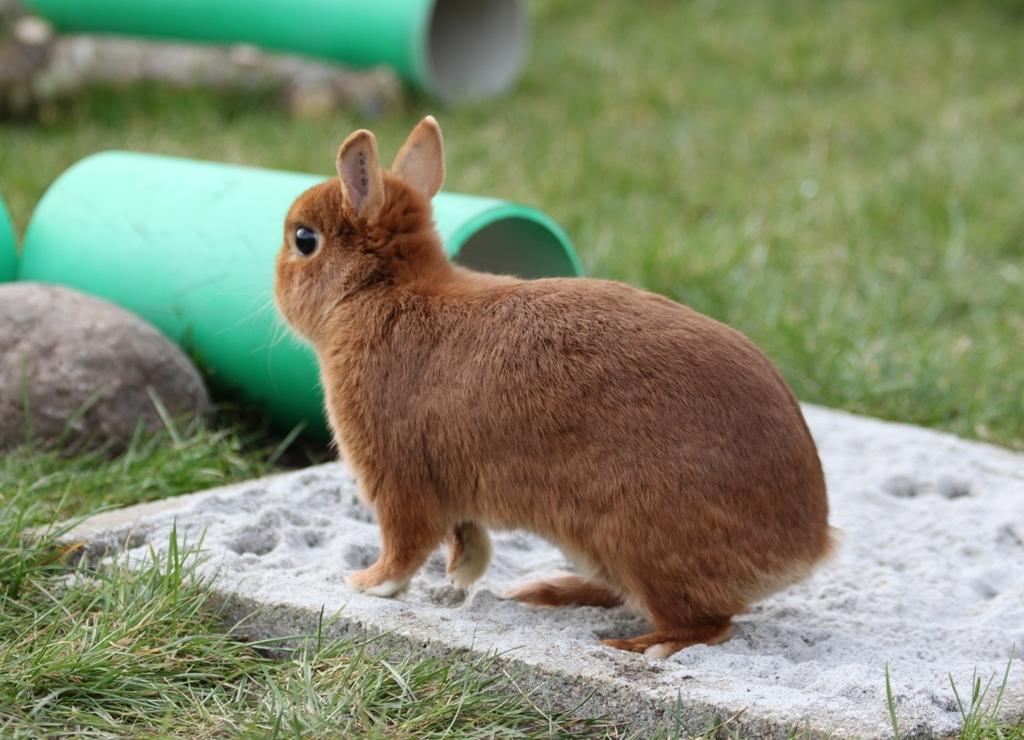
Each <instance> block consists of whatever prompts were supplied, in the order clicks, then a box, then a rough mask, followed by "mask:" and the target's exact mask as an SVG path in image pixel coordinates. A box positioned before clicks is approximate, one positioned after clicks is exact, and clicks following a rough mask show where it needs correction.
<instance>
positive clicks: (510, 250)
mask: <svg viewBox="0 0 1024 740" xmlns="http://www.w3.org/2000/svg"><path fill="white" fill-rule="evenodd" d="M455 261H456V262H458V263H459V264H460V265H463V266H464V267H468V268H470V269H472V270H479V271H481V272H491V273H495V274H498V275H516V276H518V277H521V278H540V277H555V276H565V277H573V276H575V275H576V266H575V264H574V263H573V260H572V258H571V257H570V256H569V253H568V251H567V248H566V245H565V244H563V243H562V242H561V240H559V238H558V237H557V236H556V235H555V234H553V233H552V232H551V230H550V229H548V228H547V227H546V226H544V225H543V224H540V223H538V222H536V221H532V220H530V219H527V218H521V217H518V216H512V217H508V218H503V219H499V220H497V221H494V222H493V223H490V224H488V225H487V226H484V227H483V228H482V229H480V230H479V231H477V232H476V233H474V234H473V235H472V236H471V237H469V238H468V239H467V240H466V241H465V243H464V244H463V245H462V248H461V249H460V250H459V253H458V254H457V255H456V256H455Z"/></svg>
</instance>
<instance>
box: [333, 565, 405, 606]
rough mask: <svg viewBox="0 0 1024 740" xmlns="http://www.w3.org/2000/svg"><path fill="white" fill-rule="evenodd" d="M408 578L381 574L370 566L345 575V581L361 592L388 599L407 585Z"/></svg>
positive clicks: (396, 594)
mask: <svg viewBox="0 0 1024 740" xmlns="http://www.w3.org/2000/svg"><path fill="white" fill-rule="evenodd" d="M409 580H410V579H408V578H405V579H401V578H388V577H386V576H382V575H381V574H380V571H378V570H376V569H375V568H374V567H373V566H371V567H369V568H367V569H365V570H358V571H356V572H355V573H352V574H351V575H349V576H347V577H346V578H345V583H347V584H348V585H349V586H351V587H352V588H354V589H355V590H356V591H359V592H361V593H364V594H368V595H370V596H381V597H384V598H387V599H390V598H393V597H395V596H398V594H400V593H402V592H403V591H404V590H405V589H406V588H407V587H408V586H409Z"/></svg>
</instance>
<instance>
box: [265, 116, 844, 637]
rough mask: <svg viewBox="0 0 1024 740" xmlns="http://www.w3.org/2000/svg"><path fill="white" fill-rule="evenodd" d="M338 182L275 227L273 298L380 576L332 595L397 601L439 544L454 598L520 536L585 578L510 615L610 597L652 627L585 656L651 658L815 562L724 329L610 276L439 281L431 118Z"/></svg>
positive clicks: (342, 164) (438, 174) (784, 395)
mask: <svg viewBox="0 0 1024 740" xmlns="http://www.w3.org/2000/svg"><path fill="white" fill-rule="evenodd" d="M337 169H338V178H339V179H337V180H330V181H328V182H325V183H322V184H320V185H317V186H315V187H313V188H311V189H310V190H308V191H307V192H305V193H303V194H302V195H301V196H300V197H299V198H298V200H296V201H295V204H294V205H293V206H292V208H291V210H290V211H289V213H288V217H287V221H286V223H285V230H284V245H283V247H282V248H281V252H280V254H279V255H278V258H277V278H276V282H275V286H274V290H275V295H276V300H277V305H278V307H279V309H280V311H281V313H282V314H283V315H284V317H285V319H286V320H287V321H288V322H289V323H290V324H291V326H292V327H294V329H295V330H296V331H297V332H298V333H299V334H300V335H302V336H303V337H304V338H306V339H307V340H308V341H309V342H311V343H312V345H313V347H314V348H315V350H316V353H317V356H318V358H319V362H320V369H321V374H322V378H323V385H324V389H325V391H326V406H327V412H328V415H329V417H330V422H331V426H332V427H333V429H334V434H335V438H336V440H337V444H338V446H339V447H340V449H341V451H342V454H343V455H344V457H345V459H346V460H347V461H348V463H349V464H350V466H351V467H352V469H353V470H354V472H355V474H356V476H357V478H358V480H359V484H360V488H361V491H362V496H363V497H364V499H365V500H366V501H367V502H368V503H369V504H371V505H373V506H374V507H375V508H376V512H377V517H378V519H379V521H380V528H381V537H382V552H381V556H380V559H379V560H378V561H377V562H376V563H374V564H373V565H372V566H371V567H369V568H367V569H365V570H362V571H359V572H357V573H354V574H352V575H351V576H350V577H349V581H348V582H349V584H350V585H351V586H353V587H354V588H356V589H359V590H361V591H365V592H366V593H369V594H374V595H379V596H394V595H396V594H397V593H399V592H401V591H402V590H403V589H404V588H405V587H406V586H407V585H408V583H409V580H410V579H411V578H412V577H413V575H414V574H415V573H416V571H417V569H418V568H419V567H420V566H421V565H422V564H423V562H424V561H425V559H426V558H427V556H428V555H429V554H430V553H431V551H432V550H433V549H434V548H436V547H437V546H438V545H439V544H440V543H441V542H443V541H444V540H445V538H447V539H448V541H449V546H450V555H449V573H450V574H451V575H452V577H453V580H454V581H455V582H456V584H458V585H466V584H468V583H469V582H472V581H473V580H475V579H477V578H479V577H480V576H481V575H482V574H483V572H484V570H485V569H486V567H487V565H488V562H489V557H490V543H489V539H488V536H487V532H486V529H485V528H487V527H491V528H499V529H511V528H522V529H527V530H529V531H531V532H535V533H537V534H538V535H540V536H542V537H544V538H545V539H547V540H549V541H550V542H552V543H554V544H555V545H557V546H559V547H560V548H561V549H562V550H563V551H564V552H565V554H566V556H567V557H568V558H569V559H570V560H572V561H573V562H574V563H575V564H576V565H577V566H578V568H579V569H580V570H581V571H583V572H584V573H585V574H586V575H574V574H561V575H557V576H553V577H551V578H548V579H545V580H540V581H537V582H534V583H530V584H528V585H524V586H522V587H520V588H518V589H516V590H515V591H513V592H512V593H511V594H509V596H510V597H511V598H515V599H518V600H520V601H523V602H526V603H529V604H541V605H567V604H587V605H597V606H614V605H616V604H620V603H623V602H625V603H626V604H627V605H629V606H630V607H633V608H635V609H637V610H639V611H640V612H641V613H643V614H645V615H646V616H648V617H649V618H650V620H651V621H652V622H653V624H654V631H653V632H651V633H650V634H646V635H642V636H640V637H633V638H628V639H619V640H605V641H604V642H605V643H606V644H608V645H611V646H613V647H616V648H621V649H624V650H632V651H635V652H646V653H647V654H648V655H653V656H662V657H663V656H667V655H671V654H672V653H673V652H675V651H677V650H679V649H681V648H683V647H686V646H688V645H693V644H695V643H710V644H713V643H716V642H721V641H723V640H725V639H727V638H728V637H729V635H730V634H731V631H732V626H731V618H732V617H733V616H734V615H735V614H738V613H740V612H742V611H744V610H745V609H746V608H747V606H748V605H749V604H750V603H751V602H753V601H755V600H757V599H760V598H762V597H764V596H766V595H768V594H770V593H772V592H774V591H776V590H778V589H780V588H783V587H784V586H786V585H788V584H791V583H793V582H794V581H796V580H798V579H800V578H802V577H803V576H805V575H806V574H807V573H808V572H809V571H810V570H811V568H812V567H813V566H814V564H815V563H816V562H817V561H819V560H820V559H822V558H823V557H824V556H825V555H826V554H827V553H828V552H829V550H830V548H831V534H830V529H829V526H828V523H827V517H828V502H827V498H826V494H825V481H824V477H823V475H822V470H821V463H820V462H819V460H818V455H817V451H816V449H815V446H814V441H813V440H812V439H811V435H810V433H809V432H808V430H807V426H806V424H805V422H804V419H803V416H802V414H801V412H800V407H799V406H798V405H797V401H796V399H795V398H794V396H793V393H792V392H791V391H790V389H789V387H788V386H787V385H786V383H785V381H784V380H783V379H782V378H781V377H780V375H779V373H778V372H777V371H776V369H775V367H774V366H773V365H772V363H771V362H770V361H769V360H768V359H767V358H765V356H764V355H763V354H761V352H760V351H758V349H757V348H756V347H755V346H754V345H753V344H752V343H751V342H750V341H749V340H747V339H746V338H745V337H744V336H743V335H741V334H740V333H739V332H737V331H734V330H733V329H731V328H729V327H727V326H725V325H723V324H720V323H718V322H717V321H713V320H712V319H709V318H707V317H705V316H702V315H701V314H698V313H696V312H694V311H692V310H690V309H689V308H687V307H685V306H682V305H679V304H677V303H673V302H672V301H670V300H668V299H666V298H663V297H661V296H658V295H654V294H651V293H646V292H644V291H642V290H638V289H636V288H632V287H630V286H628V285H624V284H622V283H616V282H610V281H605V280H590V279H583V278H556V279H544V280H520V279H517V278H514V277H508V276H499V275H488V274H482V273H477V272H473V271H470V270H467V269H465V268H461V267H457V266H455V265H453V264H451V263H450V262H449V261H448V260H447V259H446V258H445V254H444V252H443V251H442V248H441V240H440V238H439V237H438V234H437V231H436V230H435V227H434V223H433V220H432V213H431V206H430V199H431V197H432V196H434V195H435V194H436V193H437V191H438V190H439V189H440V187H441V182H442V180H443V179H444V160H443V153H442V143H441V130H440V128H439V127H438V125H437V122H436V121H435V120H434V119H433V118H431V117H429V116H428V117H427V118H425V119H424V120H423V121H422V122H421V123H420V124H419V125H417V126H416V128H415V129H413V131H412V133H411V134H410V136H409V139H408V141H406V143H405V145H404V146H403V147H402V149H401V151H399V152H398V156H397V157H396V158H395V162H394V165H393V166H392V168H391V171H381V170H380V169H379V167H378V164H377V148H376V141H375V139H374V136H373V134H372V133H370V132H369V131H356V132H355V133H354V134H352V135H351V136H349V137H348V138H347V139H346V140H345V142H344V143H343V144H342V145H341V149H340V150H339V152H338V159H337Z"/></svg>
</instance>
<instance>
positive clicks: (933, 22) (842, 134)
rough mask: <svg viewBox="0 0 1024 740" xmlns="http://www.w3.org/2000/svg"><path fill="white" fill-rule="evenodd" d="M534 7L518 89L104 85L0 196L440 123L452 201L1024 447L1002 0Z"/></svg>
mask: <svg viewBox="0 0 1024 740" xmlns="http://www.w3.org/2000/svg"><path fill="white" fill-rule="evenodd" d="M530 7H531V10H532V26H533V34H532V48H531V51H530V54H529V57H528V64H527V68H526V71H525V75H524V78H523V79H522V81H521V82H520V84H519V85H518V86H517V87H516V88H515V90H514V91H513V93H512V94H510V95H508V96H505V97H501V98H498V99H493V100H488V101H486V102H483V103H479V104H476V105H473V106H469V107H462V108H458V109H453V110H438V109H437V108H435V107H434V106H432V105H430V104H429V102H428V101H425V100H422V99H419V100H411V101H410V102H408V103H407V104H406V105H405V106H404V107H403V108H402V109H401V110H400V111H397V112H393V113H388V114H386V115H385V116H383V117H381V118H379V119H377V120H367V119H365V118H362V117H357V116H354V115H352V114H351V113H346V112H339V113H338V114H337V115H335V116H333V117H328V118H325V119H318V120H298V119H293V118H289V117H288V116H287V115H286V114H284V113H283V112H282V111H280V110H279V109H277V108H276V107H275V106H274V105H272V104H271V102H270V101H269V100H267V99H264V98H263V97H261V96H260V95H259V94H255V93H254V94H241V95H239V94H236V95H230V96H224V95H219V94H214V93H207V92H204V91H202V90H193V91H187V92H181V91H176V90H169V89H160V88H152V87H146V88H142V87H140V88H133V89H129V90H128V91H121V90H95V91H93V92H91V93H90V94H89V95H87V96H85V97H84V98H81V99H78V100H76V101H74V102H72V103H70V104H68V105H66V106H63V107H61V108H60V109H58V110H57V111H55V112H51V113H50V115H49V116H47V117H45V118H44V119H43V120H42V121H41V122H35V123H33V124H11V123H4V124H0V188H2V191H3V193H4V196H5V197H6V198H7V199H8V202H9V204H10V207H11V209H12V211H13V216H14V219H15V221H16V223H17V224H18V226H19V227H20V228H22V229H23V228H24V226H25V224H26V223H27V220H28V218H29V215H30V212H31V209H32V207H33V205H34V204H35V203H36V201H37V200H38V199H39V197H40V196H41V195H42V193H43V192H44V190H45V188H46V187H47V185H48V184H49V183H50V182H51V181H52V180H53V179H54V178H55V177H56V176H57V175H58V174H59V173H60V172H61V171H62V170H64V169H65V168H66V167H68V166H69V165H70V164H71V163H73V162H74V161H76V160H77V159H79V158H81V157H83V156H85V155H87V154H89V153H92V152H94V151H97V150H101V149H108V148H131V149H139V150H145V151H154V152H162V153H168V154H179V155H185V156H192V157H200V158H209V159H217V160H228V161H234V162H241V163H246V164H253V165H260V166H266V167H277V168H285V169H293V170H306V171H312V172H322V173H324V174H325V175H328V174H330V173H331V167H332V163H333V157H334V151H335V148H336V146H337V144H338V142H339V141H340V140H341V139H342V138H343V137H344V136H345V135H346V134H347V133H348V132H349V131H351V130H352V129H354V128H357V127H361V126H368V127H370V128H373V129H374V130H375V131H376V132H377V133H378V137H379V138H380V140H381V145H382V148H383V150H384V156H385V158H388V157H390V156H391V153H393V152H394V151H395V150H396V149H397V147H398V145H399V144H400V143H401V142H402V140H403V137H404V136H405V134H406V132H407V131H408V129H409V127H410V126H411V125H412V124H413V123H414V122H415V121H416V120H418V119H419V117H420V116H421V115H423V114H424V113H426V112H434V113H436V114H437V115H438V116H439V117H440V120H441V122H442V125H443V127H444V131H445V135H446V144H447V149H448V164H449V170H448V171H449V175H448V181H447V184H446V187H447V189H450V190H453V191H464V192H470V193H480V194H494V195H500V196H502V197H506V198H510V199H514V200H521V201H524V202H527V203H531V204H534V205H537V206H539V207H541V208H543V209H544V210H546V211H548V212H549V213H550V214H551V215H552V216H553V217H554V218H555V219H556V220H558V221H559V222H561V223H562V224H563V225H564V226H565V227H566V228H567V229H568V231H569V232H570V234H571V235H572V237H573V238H574V240H575V242H576V244H577V246H578V249H579V251H580V253H581V255H582V258H583V260H584V262H585V264H586V266H587V268H588V271H589V273H590V274H592V275H595V276H601V277H609V278H615V279H620V280H625V281H629V282H631V283H635V284H637V285H641V286H644V287H646V288H648V289H650V290H654V291H657V292H660V293H664V294H666V295H668V296H671V297H672V298H675V299H678V300H680V301H683V302H686V303H688V304H690V305H691V306H693V307H695V308H696V309H698V310H700V311H703V312H705V313H708V314H710V315H711V316H714V317H716V318H718V319H721V320H723V321H726V322H728V323H730V324H732V325H734V326H736V327H738V328H739V329H741V330H742V331H744V332H746V333H747V334H748V335H749V336H750V337H751V338H752V339H753V340H754V341H755V342H757V343H758V344H759V345H760V346H761V347H762V348H763V349H764V350H765V351H766V352H767V353H768V354H769V355H770V356H771V357H772V358H773V359H774V360H775V361H776V362H777V363H778V364H779V365H780V367H781V369H782V371H783V373H784V374H785V376H786V377H787V378H788V379H789V381H790V382H791V383H792V385H793V386H794V388H795V390H796V392H797V394H798V395H799V396H800V397H801V398H802V399H804V400H807V401H812V402H817V403H823V404H827V405H830V406H836V407H841V408H845V409H850V410H853V411H857V412H862V413H867V414H872V415H877V416H881V417H885V418H890V419H898V420H903V421H908V422H914V423H919V424H925V425H930V426H935V427H938V428H941V429H946V430H949V431H952V432H955V433H957V434H962V435H967V436H970V437H975V438H978V439H983V440H989V441H993V442H997V443H1000V444H1003V445H1008V446H1011V447H1017V448H1022V447H1024V365H1022V362H1021V357H1022V355H1024V352H1022V350H1024V207H1022V204H1024V85H1022V84H1021V75H1020V70H1021V69H1022V68H1024V43H1022V41H1024V16H1022V14H1021V13H1019V12H1017V8H1018V7H1021V6H1020V5H1019V4H1017V3H1012V2H1009V0H1003V1H1002V2H995V3H992V2H980V1H979V2H971V1H969V0H961V1H956V0H950V1H948V2H938V1H930V0H904V1H903V2H899V3H881V2H874V1H872V0H860V1H856V0H849V1H846V2H819V1H818V0H784V1H782V2H775V3H748V2H740V1H738V0H717V1H711V0H695V1H694V2H686V3H680V2H668V1H667V0H664V1H651V2H644V3H600V4H596V3H584V2H555V1H551V2H536V3H533V4H531V6H530ZM168 187H173V183H168ZM153 197H154V198H159V197H160V194H159V193H154V194H153ZM226 226H228V227H230V225H226ZM210 248H211V249H215V248H216V245H214V244H211V245H210Z"/></svg>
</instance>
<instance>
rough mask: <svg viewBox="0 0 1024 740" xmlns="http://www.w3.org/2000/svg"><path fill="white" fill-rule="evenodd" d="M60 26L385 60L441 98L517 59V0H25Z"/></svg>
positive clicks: (463, 94)
mask: <svg viewBox="0 0 1024 740" xmlns="http://www.w3.org/2000/svg"><path fill="white" fill-rule="evenodd" d="M25 4H26V5H27V6H28V7H29V8H31V9H32V10H33V11H34V12H36V13H38V14H39V15H41V16H43V17H45V18H47V19H48V20H50V21H51V22H52V23H53V24H54V25H55V26H56V27H57V28H58V29H60V30H62V31H89V32H102V33H121V34H131V35H135V36H149V37H157V38H171V39H181V40H186V41H199V42H212V43H249V44H255V45H258V46H262V47H264V48H267V49H274V50H278V51H286V52H292V53H296V54H303V55H306V56H312V57H320V58H324V59H328V60H333V61H338V62H344V63H345V64H347V65H349V66H353V67H372V66H375V65H378V64H385V65H388V66H390V67H392V68H394V69H395V70H396V71H397V72H398V73H399V74H400V75H401V76H402V77H403V78H405V79H406V80H407V81H409V82H410V83H412V84H413V85H415V86H416V87H418V88H420V89H422V90H425V91H427V92H428V93H430V94H431V95H434V96H436V97H438V98H440V99H442V100H454V99H459V98H473V97H479V96H482V95H486V94H490V93H496V92H501V91H503V90H505V89H507V88H508V87H509V85H511V84H512V82H513V81H514V80H515V78H516V76H517V74H518V72H519V67H520V64H521V62H522V56H523V48H524V45H525V35H526V34H525V27H526V18H525V12H524V8H523V2H522V0H259V1H258V2H253V1H252V0H27V2H25Z"/></svg>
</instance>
